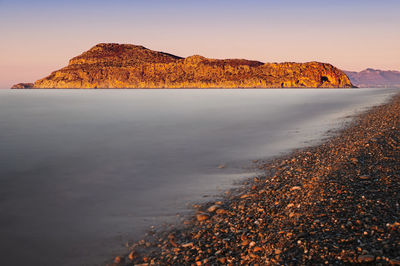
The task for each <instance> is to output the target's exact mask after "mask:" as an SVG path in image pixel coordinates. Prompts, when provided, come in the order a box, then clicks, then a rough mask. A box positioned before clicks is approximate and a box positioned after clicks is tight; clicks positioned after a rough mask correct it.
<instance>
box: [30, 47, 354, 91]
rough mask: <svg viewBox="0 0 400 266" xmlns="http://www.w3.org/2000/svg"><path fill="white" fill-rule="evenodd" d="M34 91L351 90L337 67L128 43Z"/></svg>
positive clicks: (89, 55)
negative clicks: (214, 55) (182, 51)
mask: <svg viewBox="0 0 400 266" xmlns="http://www.w3.org/2000/svg"><path fill="white" fill-rule="evenodd" d="M33 87H34V88H304V87H310V88H351V87H353V85H352V84H351V82H350V80H349V79H348V77H347V76H346V75H345V74H344V73H343V72H342V71H341V70H339V69H337V68H336V67H334V66H332V65H330V64H325V63H318V62H309V63H262V62H258V61H250V60H245V59H225V60H219V59H209V58H205V57H203V56H199V55H194V56H189V57H187V58H182V57H179V56H175V55H171V54H168V53H163V52H157V51H152V50H150V49H147V48H145V47H143V46H138V45H131V44H116V43H101V44H98V45H96V46H94V47H93V48H91V49H90V50H88V51H86V52H84V53H82V54H81V55H79V56H77V57H74V58H72V59H71V60H70V61H69V64H68V66H66V67H64V68H62V69H60V70H57V71H54V72H53V73H51V74H50V75H49V76H48V77H45V78H42V79H40V80H38V81H36V82H35V83H34V86H33Z"/></svg>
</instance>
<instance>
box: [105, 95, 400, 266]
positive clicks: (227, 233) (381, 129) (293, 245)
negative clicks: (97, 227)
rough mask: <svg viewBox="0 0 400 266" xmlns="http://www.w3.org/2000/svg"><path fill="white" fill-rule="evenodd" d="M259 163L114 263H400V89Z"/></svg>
mask: <svg viewBox="0 0 400 266" xmlns="http://www.w3.org/2000/svg"><path fill="white" fill-rule="evenodd" d="M259 168H260V169H261V170H262V171H263V174H262V175H260V176H257V177H254V178H252V179H249V180H247V181H245V182H244V183H243V185H242V186H241V187H240V188H239V189H236V190H231V191H229V193H227V194H226V195H225V196H224V197H223V199H222V200H220V201H217V202H209V203H207V204H203V205H199V206H195V207H196V210H195V211H194V213H193V216H192V217H191V218H190V219H188V220H186V221H185V222H183V223H182V224H178V225H175V226H174V227H173V228H170V229H169V230H167V231H163V232H155V233H154V234H151V232H150V234H149V235H148V236H147V238H145V239H143V240H141V241H139V242H137V243H133V244H129V245H128V246H129V248H128V250H127V251H126V254H125V255H122V256H118V257H116V258H115V259H114V262H110V264H116V265H120V264H127V265H132V264H143V263H144V264H157V265H160V264H161V265H216V264H221V265H224V264H231V265H235V264H259V265H265V264H273V265H275V264H285V265H296V264H301V265H303V264H307V265H314V264H348V263H362V264H371V265H376V264H378V265H379V264H382V265H389V264H390V265H400V95H398V96H395V97H394V98H393V100H392V101H390V102H389V103H387V104H385V105H382V106H377V107H374V108H372V109H371V110H370V111H368V112H367V113H364V114H362V115H360V116H358V117H357V118H356V119H354V122H353V123H352V124H351V125H350V126H348V127H347V128H345V129H343V130H342V131H341V132H339V133H338V134H337V135H336V136H334V137H332V138H330V139H329V140H327V141H326V142H324V143H323V144H321V145H319V146H316V147H312V148H306V149H302V150H298V151H295V152H293V153H291V154H290V155H288V156H285V157H280V158H276V159H273V160H271V161H268V162H263V163H260V164H259ZM128 254H129V255H128Z"/></svg>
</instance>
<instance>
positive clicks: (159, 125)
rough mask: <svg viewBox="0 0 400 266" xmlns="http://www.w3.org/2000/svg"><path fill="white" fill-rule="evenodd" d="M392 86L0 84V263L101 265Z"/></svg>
mask: <svg viewBox="0 0 400 266" xmlns="http://www.w3.org/2000/svg"><path fill="white" fill-rule="evenodd" d="M395 92H396V90H392V89H325V90H324V89H320V90H318V89H304V90H303V89H292V90H290V89H285V90H280V89H274V90H260V89H255V90H249V89H246V90H239V89H238V90H183V89H180V90H0V250H1V253H0V254H1V257H0V264H1V265H98V264H100V265H101V264H103V263H104V261H105V260H107V259H110V258H112V256H114V255H116V254H118V252H121V251H125V249H124V248H123V245H124V243H125V241H126V240H128V239H138V238H139V237H141V236H142V235H143V234H144V232H145V231H146V230H147V229H148V227H149V226H150V225H153V224H154V225H158V224H160V223H162V222H164V221H168V220H170V219H172V218H174V217H176V214H177V213H185V212H187V211H188V208H187V206H188V204H190V203H193V202H197V201H202V200H207V198H204V195H218V194H219V193H221V191H223V190H225V189H227V188H229V187H231V185H232V184H233V182H234V181H235V180H239V179H240V178H243V177H244V176H246V175H247V174H248V173H249V170H246V167H249V166H250V165H251V160H254V159H266V158H269V157H271V156H276V155H279V154H282V153H283V152H288V151H290V150H291V149H293V148H298V147H302V146H305V145H307V144H309V143H315V141H318V140H320V139H321V138H322V137H323V136H324V134H325V133H326V131H327V130H329V129H331V128H337V127H339V126H340V125H341V124H342V123H343V119H344V117H346V116H348V115H352V114H354V113H357V112H360V111H363V110H365V108H367V107H370V106H373V105H376V104H381V103H383V102H384V101H386V100H388V99H389V98H390V96H391V95H392V94H393V93H395ZM220 164H225V165H226V166H227V167H226V168H224V169H218V165H220Z"/></svg>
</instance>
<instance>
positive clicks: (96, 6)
mask: <svg viewBox="0 0 400 266" xmlns="http://www.w3.org/2000/svg"><path fill="white" fill-rule="evenodd" d="M399 14H400V0H264V1H261V0H246V1H244V0H241V1H237V0H212V1H211V0H196V1H192V0H142V1H140V0H113V1H111V0H107V1H103V0H96V1H94V0H86V1H85V0H0V36H1V37H0V38H1V41H0V88H9V87H10V86H11V85H12V84H15V83H19V82H33V81H35V80H37V79H39V78H43V77H45V76H47V75H49V74H50V72H52V71H54V70H57V69H59V68H61V67H64V66H66V65H67V64H68V60H69V59H70V58H72V57H74V56H77V55H79V54H81V53H82V52H84V51H86V50H88V49H90V48H91V47H92V46H94V45H95V44H97V43H102V42H114V43H131V44H137V45H143V46H145V47H147V48H149V49H152V50H157V51H164V52H168V53H172V54H176V55H179V56H183V57H186V56H190V55H193V54H200V55H203V56H206V57H209V58H221V59H222V58H246V59H253V60H259V61H262V62H287V61H290V62H309V61H320V62H327V63H331V64H333V65H334V66H336V67H338V68H340V69H343V70H354V71H360V70H363V69H365V68H376V69H384V70H389V69H390V70H400V15H399Z"/></svg>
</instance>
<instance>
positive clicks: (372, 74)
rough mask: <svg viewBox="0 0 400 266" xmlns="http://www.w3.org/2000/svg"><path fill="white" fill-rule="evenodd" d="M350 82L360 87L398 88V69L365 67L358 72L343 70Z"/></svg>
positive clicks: (399, 76)
mask: <svg viewBox="0 0 400 266" xmlns="http://www.w3.org/2000/svg"><path fill="white" fill-rule="evenodd" d="M343 72H344V73H346V75H347V76H348V77H349V79H350V81H351V83H352V84H353V85H355V86H357V87H361V88H372V87H375V88H385V87H398V88H400V71H394V70H378V69H372V68H367V69H365V70H363V71H360V72H354V71H343Z"/></svg>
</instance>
